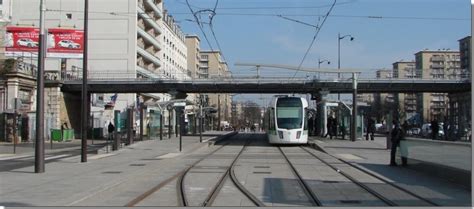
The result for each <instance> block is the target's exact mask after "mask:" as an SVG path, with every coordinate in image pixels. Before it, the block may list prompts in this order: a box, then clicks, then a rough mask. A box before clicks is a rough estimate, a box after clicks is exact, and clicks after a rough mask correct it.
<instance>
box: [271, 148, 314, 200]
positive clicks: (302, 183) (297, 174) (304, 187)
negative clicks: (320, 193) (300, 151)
mask: <svg viewBox="0 0 474 209" xmlns="http://www.w3.org/2000/svg"><path fill="white" fill-rule="evenodd" d="M278 150H280V152H281V154H282V155H283V157H284V158H285V160H286V162H288V165H290V167H291V170H292V171H293V173H294V174H295V176H296V177H298V179H297V180H298V183H300V185H301V187H302V188H303V190H304V192H305V193H306V194H307V196H309V197H310V200H311V203H313V205H316V206H322V203H321V201H320V200H319V199H318V197H316V195H315V194H314V193H313V191H312V190H311V188H310V187H309V185H308V184H307V183H306V182H305V181H304V180H303V178H302V177H301V175H300V174H299V173H298V171H297V170H296V168H295V166H294V165H293V163H291V161H290V159H288V156H286V154H285V152H283V150H282V149H281V147H280V146H279V147H278Z"/></svg>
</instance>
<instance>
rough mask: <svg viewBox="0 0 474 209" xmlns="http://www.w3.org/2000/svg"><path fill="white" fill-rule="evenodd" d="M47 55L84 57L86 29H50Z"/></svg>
mask: <svg viewBox="0 0 474 209" xmlns="http://www.w3.org/2000/svg"><path fill="white" fill-rule="evenodd" d="M47 42H48V51H47V55H46V56H47V57H55V58H82V53H83V51H84V47H83V44H84V31H82V30H75V29H60V28H58V29H48V38H47Z"/></svg>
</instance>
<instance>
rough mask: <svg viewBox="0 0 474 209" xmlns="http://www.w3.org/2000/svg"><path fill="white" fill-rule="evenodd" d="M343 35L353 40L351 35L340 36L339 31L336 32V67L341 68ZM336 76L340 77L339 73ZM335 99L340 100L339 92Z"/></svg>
mask: <svg viewBox="0 0 474 209" xmlns="http://www.w3.org/2000/svg"><path fill="white" fill-rule="evenodd" d="M345 37H350V40H351V41H353V40H354V37H353V36H351V35H344V36H341V34H340V33H338V34H337V69H338V70H339V69H341V40H342V39H344V38H345ZM337 78H338V79H339V78H341V74H340V73H337ZM337 100H338V101H339V100H341V94H340V93H338V94H337Z"/></svg>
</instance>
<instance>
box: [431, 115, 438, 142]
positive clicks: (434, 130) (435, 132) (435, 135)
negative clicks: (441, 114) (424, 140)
mask: <svg viewBox="0 0 474 209" xmlns="http://www.w3.org/2000/svg"><path fill="white" fill-rule="evenodd" d="M438 132H439V125H438V121H437V120H436V119H434V120H432V121H431V138H432V139H433V140H435V139H437V138H438Z"/></svg>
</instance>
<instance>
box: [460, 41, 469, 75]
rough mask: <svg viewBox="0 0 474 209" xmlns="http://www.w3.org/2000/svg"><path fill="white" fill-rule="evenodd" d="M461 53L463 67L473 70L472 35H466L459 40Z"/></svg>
mask: <svg viewBox="0 0 474 209" xmlns="http://www.w3.org/2000/svg"><path fill="white" fill-rule="evenodd" d="M458 42H459V55H460V59H461V69H463V70H467V72H472V68H471V62H472V50H471V36H466V37H464V38H462V39H460V40H459V41H458Z"/></svg>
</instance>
